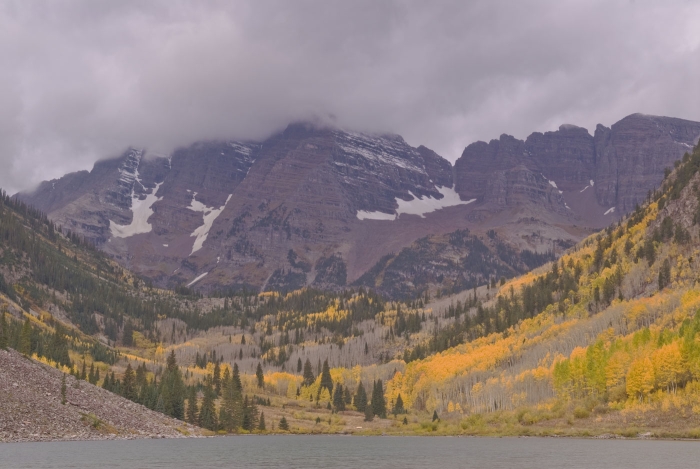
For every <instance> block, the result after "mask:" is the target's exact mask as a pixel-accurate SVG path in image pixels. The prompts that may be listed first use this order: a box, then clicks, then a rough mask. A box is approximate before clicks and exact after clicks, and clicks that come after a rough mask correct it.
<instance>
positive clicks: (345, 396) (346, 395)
mask: <svg viewBox="0 0 700 469" xmlns="http://www.w3.org/2000/svg"><path fill="white" fill-rule="evenodd" d="M343 402H345V406H346V407H347V406H349V405H350V404H352V395H350V388H349V387H348V386H345V387H344V388H343Z"/></svg>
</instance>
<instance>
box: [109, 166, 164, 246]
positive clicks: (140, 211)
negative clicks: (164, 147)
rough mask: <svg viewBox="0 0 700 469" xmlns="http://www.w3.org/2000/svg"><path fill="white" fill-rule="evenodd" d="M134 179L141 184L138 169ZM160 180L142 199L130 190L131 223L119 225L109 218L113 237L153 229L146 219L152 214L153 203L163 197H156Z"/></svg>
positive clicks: (146, 231) (123, 236)
mask: <svg viewBox="0 0 700 469" xmlns="http://www.w3.org/2000/svg"><path fill="white" fill-rule="evenodd" d="M135 180H136V181H138V183H139V184H141V181H140V180H139V178H138V170H137V171H136V175H135ZM161 184H163V183H162V182H159V183H158V184H156V187H155V188H154V189H153V191H152V192H151V193H150V194H148V195H147V196H146V198H144V199H143V200H141V199H140V198H139V196H138V195H136V194H135V193H134V190H133V189H132V190H131V213H132V215H133V217H132V219H131V223H130V224H128V225H119V224H117V223H114V222H113V221H111V220H110V222H109V231H110V232H111V233H112V236H114V237H115V238H128V237H129V236H134V235H137V234H141V233H150V232H151V230H152V229H153V226H151V224H150V223H148V219H149V218H150V217H151V215H153V208H152V207H153V204H154V203H156V202H158V201H159V200H162V199H163V197H156V193H157V192H158V189H160V186H161Z"/></svg>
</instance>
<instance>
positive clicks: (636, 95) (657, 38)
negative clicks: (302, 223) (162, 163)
mask: <svg viewBox="0 0 700 469" xmlns="http://www.w3.org/2000/svg"><path fill="white" fill-rule="evenodd" d="M698 18H700V5H699V4H698V3H697V2H690V1H668V2H663V3H662V2H651V1H648V2H647V1H636V2H623V1H618V2H615V1H602V0H601V1H555V0H552V1H532V2H516V1H503V2H499V1H491V0H486V1H474V2H464V1H461V0H460V1H435V2H424V1H403V0H401V1H399V0H397V1H375V0H372V1H356V0H353V1H342V2H341V1H333V0H331V1H323V0H322V1H303V0H296V1H287V0H280V1H267V0H255V1H249V2H229V1H191V2H182V1H175V0H162V1H156V0H153V1H150V2H141V1H120V2H112V1H95V0H85V1H66V2H44V1H33V0H17V1H5V2H0V70H2V73H0V165H2V168H3V170H2V171H0V186H2V187H4V188H6V189H8V190H9V191H10V192H12V191H15V190H19V189H25V188H28V187H31V186H32V185H34V184H36V183H37V182H39V181H40V180H43V179H47V178H53V177H58V176H60V175H62V174H63V173H65V172H67V171H72V170H76V169H83V168H89V167H90V166H91V165H92V163H93V162H94V161H95V160H96V159H99V158H104V157H106V156H111V155H116V154H118V153H119V152H121V151H122V150H123V149H124V148H125V147H127V146H128V145H138V146H145V147H147V148H149V149H151V150H152V151H156V152H168V151H170V150H171V149H172V148H174V147H176V146H178V145H183V144H187V143H190V142H192V141H195V140H198V139H205V138H238V139H260V138H264V137H266V136H268V135H269V134H270V133H272V132H274V131H277V130H279V129H281V128H283V127H284V126H285V125H286V124H287V123H289V122H290V121H292V120H298V119H308V118H322V119H332V120H333V121H334V122H335V123H336V124H337V125H338V126H341V127H347V128H354V129H358V130H366V131H375V132H396V133H400V134H402V135H403V136H404V138H406V140H407V141H408V142H409V143H411V144H413V145H419V144H424V145H426V146H428V147H431V148H433V149H435V150H436V151H437V152H438V153H440V154H442V155H443V156H445V157H446V158H448V159H450V160H452V161H454V160H455V159H456V158H457V157H458V156H459V155H460V154H461V151H462V150H463V148H464V147H465V146H466V145H467V144H469V143H471V142H472V141H474V140H489V139H491V138H497V137H498V136H499V135H500V134H501V133H510V134H513V135H515V136H517V137H520V138H523V137H525V136H526V135H528V134H529V133H530V132H532V131H546V130H553V129H556V128H557V127H558V126H559V124H561V123H564V122H568V123H575V124H577V125H582V126H584V127H587V128H589V130H593V128H594V126H595V124H597V123H598V122H601V123H603V124H606V125H610V124H612V123H613V122H614V121H616V120H618V119H620V118H622V117H624V116H625V115H627V114H630V113H633V112H645V113H649V114H661V115H671V116H676V117H683V118H688V119H695V120H698V119H700V87H699V86H698V83H699V82H700V28H698V27H697V19H698ZM329 116H333V117H332V118H331V117H329Z"/></svg>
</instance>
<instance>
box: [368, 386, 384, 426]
mask: <svg viewBox="0 0 700 469" xmlns="http://www.w3.org/2000/svg"><path fill="white" fill-rule="evenodd" d="M371 406H372V413H373V414H374V415H376V416H378V417H379V418H382V419H385V418H386V400H385V399H384V387H383V385H382V380H381V379H379V380H377V382H376V383H374V389H373V390H372V404H371Z"/></svg>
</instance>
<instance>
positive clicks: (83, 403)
mask: <svg viewBox="0 0 700 469" xmlns="http://www.w3.org/2000/svg"><path fill="white" fill-rule="evenodd" d="M62 376H63V373H62V372H60V371H58V370H56V369H55V368H51V367H49V366H46V365H44V364H42V363H38V362H35V361H33V360H31V359H29V358H26V357H24V356H23V355H21V354H19V353H17V352H15V351H14V350H12V349H8V350H2V349H0V396H2V399H0V416H2V418H0V441H2V442H10V441H52V440H107V439H133V438H184V437H186V436H198V435H201V431H200V429H199V428H197V427H193V426H191V425H189V424H186V423H185V422H182V421H179V420H175V419H172V418H169V417H166V416H165V415H163V414H161V413H158V412H155V411H152V410H149V409H147V408H146V407H144V406H142V405H139V404H136V403H134V402H131V401H129V400H126V399H124V398H122V397H120V396H117V395H116V394H113V393H111V392H109V391H105V390H104V389H102V388H98V387H97V386H93V385H92V384H89V383H87V382H86V381H79V380H76V379H75V378H74V377H72V376H70V375H67V376H66V378H67V379H66V403H65V404H62V402H61V401H62V396H61V383H62Z"/></svg>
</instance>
